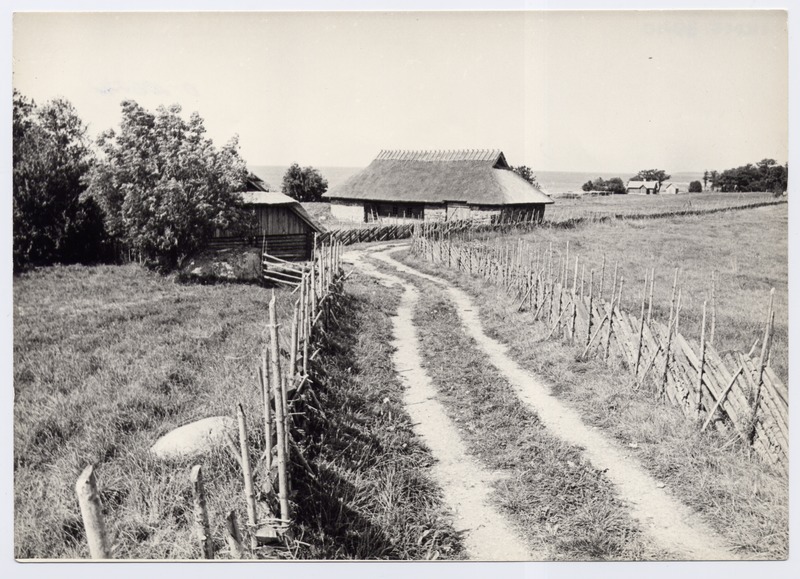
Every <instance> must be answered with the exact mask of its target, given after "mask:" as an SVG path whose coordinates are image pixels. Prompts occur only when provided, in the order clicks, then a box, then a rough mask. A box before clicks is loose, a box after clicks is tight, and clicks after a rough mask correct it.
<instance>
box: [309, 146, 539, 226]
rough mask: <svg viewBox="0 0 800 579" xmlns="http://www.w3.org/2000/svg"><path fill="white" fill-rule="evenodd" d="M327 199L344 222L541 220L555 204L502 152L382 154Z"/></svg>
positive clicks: (330, 192) (336, 216)
mask: <svg viewBox="0 0 800 579" xmlns="http://www.w3.org/2000/svg"><path fill="white" fill-rule="evenodd" d="M323 197H326V198H328V199H330V200H331V214H332V215H333V217H334V218H336V219H339V220H341V221H376V220H380V219H384V218H405V219H415V220H424V221H453V220H472V221H475V222H484V223H492V222H498V221H499V222H510V221H529V220H534V221H539V220H541V219H542V217H543V216H544V208H545V205H548V204H550V203H553V200H552V199H550V197H548V196H547V195H545V194H544V193H542V191H541V190H539V189H538V188H537V187H534V186H533V185H531V184H530V183H528V182H527V181H526V180H525V179H523V178H522V177H520V176H519V175H517V174H516V173H515V172H514V171H512V170H511V167H510V166H509V165H508V163H507V162H506V158H505V155H503V152H502V151H499V150H474V151H473V150H461V151H381V152H380V154H379V155H378V156H377V157H375V159H374V160H373V161H372V163H370V164H369V165H368V166H367V167H366V168H365V169H364V170H363V171H361V172H359V173H357V174H356V175H353V176H352V177H350V178H349V179H348V180H347V181H345V182H344V183H342V184H341V185H339V186H338V187H336V188H334V189H333V190H331V191H328V192H327V193H325V194H324V195H323Z"/></svg>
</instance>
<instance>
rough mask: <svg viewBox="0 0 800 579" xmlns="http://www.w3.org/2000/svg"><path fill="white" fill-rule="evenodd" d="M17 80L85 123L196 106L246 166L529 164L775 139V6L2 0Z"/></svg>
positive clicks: (705, 157) (604, 163)
mask: <svg viewBox="0 0 800 579" xmlns="http://www.w3.org/2000/svg"><path fill="white" fill-rule="evenodd" d="M12 42H13V47H12V50H13V65H12V67H13V85H14V87H15V88H16V89H18V90H19V91H21V92H22V93H23V94H24V95H26V96H28V97H30V98H33V99H35V100H36V101H37V102H43V101H45V100H48V99H51V98H53V97H56V96H61V97H65V98H67V99H68V100H70V101H71V102H72V103H73V104H74V105H75V107H76V109H77V111H78V113H79V115H80V116H81V118H82V119H83V120H84V121H85V122H86V123H87V124H88V126H89V133H90V135H92V136H93V137H94V136H96V135H97V134H99V133H100V132H101V131H103V130H105V129H108V128H112V127H115V126H116V125H117V124H118V123H119V120H120V111H121V109H120V103H121V101H123V100H125V99H133V100H135V101H137V102H138V103H139V104H141V105H143V106H144V107H146V108H148V109H151V110H154V109H155V108H156V107H157V106H159V105H169V104H172V103H178V104H180V105H181V106H182V107H183V110H184V113H185V114H186V115H187V116H188V114H189V113H190V112H192V111H198V112H199V113H200V115H201V116H202V117H203V118H204V119H205V122H206V128H207V129H208V134H209V136H211V137H212V138H213V139H214V141H215V143H218V144H222V143H224V142H225V141H227V140H228V139H229V138H230V137H231V136H232V135H234V134H238V135H239V141H240V146H241V153H242V155H243V157H244V158H245V159H246V160H247V162H248V164H250V165H288V164H289V163H292V162H298V163H300V164H302V165H314V166H321V167H326V166H363V165H366V164H368V163H369V162H370V160H371V159H372V158H373V157H374V156H375V155H376V154H377V153H378V152H379V151H380V150H381V149H462V148H471V149H489V148H496V149H502V150H503V151H504V152H505V154H506V157H507V159H508V160H509V162H510V163H511V164H512V165H521V164H526V165H529V166H531V167H533V168H534V170H540V171H541V170H545V171H547V170H549V171H594V172H631V171H636V170H639V169H643V168H653V167H658V168H664V169H666V170H667V171H672V172H678V171H703V170H706V169H708V170H711V169H718V170H722V169H726V168H729V167H733V166H738V165H742V164H745V163H748V162H756V161H758V160H760V159H762V158H766V157H770V158H774V159H776V160H778V162H780V163H783V162H786V161H787V157H788V152H787V149H788V120H789V119H788V108H789V107H788V48H787V25H786V14H785V12H782V11H749V12H744V11H706V12H702V11H692V12H687V11H672V12H664V11H649V12H648V11H639V12H635V11H628V12H619V11H606V12H587V11H577V12H576V11H571V12H566V11H565V12H519V11H512V12H410V13H375V12H372V13H354V12H340V13H320V12H316V13H311V12H305V13H116V14H114V13H17V14H15V16H14V23H13V41H12Z"/></svg>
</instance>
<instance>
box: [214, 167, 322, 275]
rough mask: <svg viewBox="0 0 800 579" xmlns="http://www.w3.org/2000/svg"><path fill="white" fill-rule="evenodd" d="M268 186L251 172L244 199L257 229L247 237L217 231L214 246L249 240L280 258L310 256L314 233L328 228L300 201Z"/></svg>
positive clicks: (247, 241) (288, 258)
mask: <svg viewBox="0 0 800 579" xmlns="http://www.w3.org/2000/svg"><path fill="white" fill-rule="evenodd" d="M268 188H269V187H268V186H267V184H266V183H265V182H264V181H262V180H261V179H260V178H258V177H257V176H256V175H253V174H252V173H251V174H250V176H249V177H248V179H247V183H246V188H245V189H246V190H245V191H244V192H243V193H242V198H243V200H244V205H245V207H249V208H250V209H251V210H252V211H253V213H254V214H255V216H256V226H255V230H254V231H252V232H249V235H244V236H242V235H235V234H234V235H230V234H226V232H217V235H215V239H214V243H213V245H217V246H221V245H222V246H224V245H226V244H236V243H250V244H254V245H257V246H259V247H264V246H265V247H266V251H267V253H269V254H270V255H274V256H276V257H280V258H281V259H286V260H305V259H309V258H310V256H311V251H312V247H313V244H314V234H315V233H322V232H323V231H325V229H324V228H323V227H322V226H321V225H320V224H318V223H317V222H316V221H315V220H314V219H313V218H312V217H311V216H310V215H309V214H308V212H307V211H306V210H305V209H304V208H303V206H302V205H300V203H299V202H298V201H297V200H295V199H292V198H291V197H289V196H287V195H284V194H283V193H280V192H278V191H267V189H268Z"/></svg>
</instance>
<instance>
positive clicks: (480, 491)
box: [346, 246, 736, 560]
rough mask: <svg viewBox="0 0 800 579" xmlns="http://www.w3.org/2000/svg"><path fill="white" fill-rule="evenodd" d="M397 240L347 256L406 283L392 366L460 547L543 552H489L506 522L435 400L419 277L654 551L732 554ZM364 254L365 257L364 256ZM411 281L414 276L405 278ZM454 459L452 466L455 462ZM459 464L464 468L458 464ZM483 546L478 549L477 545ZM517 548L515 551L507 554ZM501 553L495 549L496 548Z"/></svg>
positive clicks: (700, 556)
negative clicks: (601, 478) (597, 474)
mask: <svg viewBox="0 0 800 579" xmlns="http://www.w3.org/2000/svg"><path fill="white" fill-rule="evenodd" d="M398 249H402V247H400V248H398V247H397V246H378V247H374V248H370V251H369V252H368V253H367V252H364V251H356V252H351V253H350V254H347V255H346V257H349V258H350V259H351V260H352V261H353V262H354V263H355V265H356V267H358V268H360V269H361V270H362V271H363V272H364V273H366V274H368V275H374V276H376V277H379V278H381V279H383V280H384V281H385V282H386V283H392V284H400V285H401V286H402V287H404V289H405V295H404V298H403V302H402V305H401V307H400V309H399V311H398V315H397V318H396V319H395V321H394V323H395V335H396V343H395V346H396V347H397V353H396V355H395V365H396V370H397V371H398V372H399V373H401V375H402V376H404V379H405V381H406V384H407V385H408V391H407V400H406V405H407V407H408V411H409V414H411V415H412V417H413V418H414V419H415V420H416V421H418V422H419V424H418V428H419V429H420V434H421V435H422V437H423V439H424V440H425V442H426V444H428V445H429V447H430V448H431V451H432V454H433V456H434V457H435V458H436V459H437V461H438V465H437V469H438V470H439V472H438V476H436V478H437V481H439V482H440V484H441V486H442V488H443V491H444V493H445V496H446V497H447V500H448V502H450V504H451V506H452V508H453V509H454V511H455V512H456V513H457V517H459V519H460V520H459V522H460V523H461V525H462V526H463V527H464V528H465V529H466V531H465V535H466V541H465V543H466V545H467V548H468V550H469V551H470V554H471V555H472V556H473V557H474V558H478V559H497V558H501V559H502V558H505V559H520V558H522V559H529V560H530V559H534V560H535V559H537V558H542V557H543V556H542V553H529V554H527V555H526V554H525V551H524V549H521V548H517V547H514V546H513V545H512V543H510V541H511V540H512V539H511V538H507V539H504V540H503V541H502V543H504V544H506V546H507V547H508V548H509V549H510V551H508V552H507V553H506V552H504V553H503V554H502V555H500V556H499V557H498V556H496V555H494V554H493V553H492V549H493V545H494V543H487V542H486V541H487V539H486V538H485V535H484V533H486V532H488V535H490V536H492V537H494V538H497V537H498V536H505V535H507V534H508V533H509V531H508V529H509V527H508V525H507V523H505V522H504V521H503V519H502V517H500V516H499V515H498V514H497V513H496V511H494V512H493V510H492V508H491V507H490V506H489V505H488V503H487V499H486V496H487V493H488V492H489V491H490V489H489V488H488V487H490V486H491V477H490V476H487V473H486V472H485V470H483V468H482V467H481V466H478V465H476V464H470V463H474V462H475V461H474V459H473V458H472V457H471V456H470V455H469V454H467V452H466V451H465V450H464V445H463V442H462V441H461V436H460V435H459V432H458V429H457V427H456V426H455V425H454V424H453V423H452V421H450V420H449V419H448V417H447V416H446V415H445V414H444V411H443V410H442V408H441V405H440V404H439V403H438V402H437V401H436V396H437V391H436V388H435V387H434V386H433V385H432V383H431V380H430V378H429V377H428V376H427V375H426V373H425V370H424V369H423V368H422V366H421V364H420V360H419V358H420V356H419V340H418V338H417V335H416V331H415V328H414V325H413V323H412V321H411V320H412V312H413V309H414V306H415V304H416V301H417V296H418V292H419V290H418V288H417V286H418V285H419V284H420V283H423V280H424V281H425V282H430V283H433V284H435V285H436V286H438V287H440V288H441V289H442V290H443V292H444V294H445V295H446V296H447V297H448V299H449V300H450V302H452V304H453V306H454V307H455V310H456V311H457V313H458V318H459V320H460V322H461V324H460V325H461V327H460V328H459V327H455V328H453V331H454V332H466V334H467V335H468V336H470V337H471V338H472V339H474V341H475V343H476V344H477V348H478V349H479V350H480V351H481V352H482V353H483V355H485V357H486V359H487V360H488V362H489V363H490V364H491V365H492V366H494V368H496V370H497V371H498V372H499V373H500V375H502V377H503V378H504V379H505V380H506V381H507V382H508V384H509V385H510V386H511V388H512V389H513V391H514V393H515V394H516V396H517V397H518V398H519V400H520V401H521V402H522V403H523V404H524V405H525V406H527V407H528V408H529V409H530V410H531V411H532V412H533V413H535V414H536V416H537V417H538V419H539V420H540V421H541V423H542V424H543V425H544V427H545V428H546V430H547V431H548V432H549V433H550V434H552V435H553V436H555V437H556V438H558V439H560V440H562V441H563V442H565V443H567V444H568V445H572V446H574V447H577V448H579V449H582V451H583V456H584V457H585V458H586V459H587V460H588V461H589V462H590V463H591V464H592V465H593V467H594V468H595V469H597V470H599V471H603V472H604V473H605V476H606V477H607V479H608V480H610V481H611V483H612V484H613V485H614V487H615V490H616V493H617V495H618V496H619V497H620V498H621V499H622V500H623V501H624V503H626V505H627V507H628V509H629V511H630V515H631V517H632V518H633V520H634V521H635V523H636V524H637V526H638V528H639V531H641V532H642V533H643V534H644V535H645V536H647V537H648V538H649V539H650V541H651V542H652V544H653V545H654V546H655V547H656V549H658V550H660V551H661V552H663V553H668V555H667V556H666V558H670V559H684V560H725V559H734V558H736V557H735V556H734V554H733V553H732V551H731V550H729V549H728V547H727V546H726V545H725V542H724V541H723V539H722V538H721V537H720V536H719V535H718V534H717V533H715V532H714V531H712V530H711V529H710V528H708V527H707V526H706V525H705V524H704V523H703V522H702V521H701V520H699V518H698V517H697V516H696V515H695V514H694V513H693V512H692V511H691V510H690V509H689V508H687V507H686V506H685V505H683V504H682V503H681V502H679V501H677V500H676V499H674V498H673V497H672V496H670V495H669V494H668V492H667V491H666V490H665V489H664V488H659V486H663V485H659V484H658V482H657V481H656V480H655V479H654V478H653V477H652V476H650V475H649V474H648V473H647V472H646V471H645V470H644V469H643V468H642V467H641V466H639V465H638V464H637V463H636V462H635V460H633V459H631V458H630V457H629V456H628V455H627V453H626V452H625V450H624V449H623V448H621V447H620V446H619V445H618V444H617V443H616V442H614V441H613V440H611V439H610V438H608V437H607V436H605V435H604V434H602V433H600V432H597V431H596V430H594V429H592V428H590V427H588V426H587V425H586V424H585V423H584V422H583V421H582V419H581V417H580V415H579V414H578V413H577V412H576V411H575V410H573V409H571V408H570V407H568V406H566V405H565V404H564V403H563V402H561V401H560V400H558V399H557V398H556V397H554V396H553V395H552V394H551V393H550V387H549V386H548V385H547V384H545V383H544V382H543V381H542V380H541V379H540V378H538V377H537V376H535V375H532V374H531V373H529V372H528V371H526V370H524V369H523V368H522V367H520V366H519V364H517V363H516V362H515V361H514V360H513V359H511V358H510V357H509V356H508V354H507V353H506V348H505V346H504V345H503V344H501V343H500V342H498V341H497V340H494V339H493V338H491V337H489V336H487V335H486V334H485V333H484V331H483V328H482V326H481V322H480V318H479V309H478V305H477V304H475V303H474V301H473V300H472V299H471V298H470V296H469V295H468V294H466V293H465V292H464V291H462V290H460V289H457V288H455V287H453V286H451V285H450V284H449V283H448V282H446V281H445V280H443V279H440V278H437V277H435V276H431V275H428V274H425V273H422V272H420V271H417V270H415V269H413V268H411V267H408V266H406V265H404V264H401V263H399V262H398V261H396V260H394V259H393V258H392V257H391V255H390V254H391V252H392V251H397V250H398ZM367 256H368V257H367ZM371 260H376V261H378V262H380V263H381V264H383V265H384V266H388V267H389V268H392V269H393V270H394V271H395V273H397V274H398V275H390V274H386V273H384V272H383V271H380V270H379V269H378V268H377V267H375V265H373V264H372V263H370V261H371ZM413 279H416V280H418V281H410V280H413ZM454 461H455V463H458V464H454ZM461 467H465V468H461ZM481 549H482V550H481ZM514 553H516V555H513V554H514ZM498 555H499V553H498Z"/></svg>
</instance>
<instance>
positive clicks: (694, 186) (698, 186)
mask: <svg viewBox="0 0 800 579" xmlns="http://www.w3.org/2000/svg"><path fill="white" fill-rule="evenodd" d="M702 191H703V184H702V183H701V182H700V181H692V182H691V183H689V193H702Z"/></svg>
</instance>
